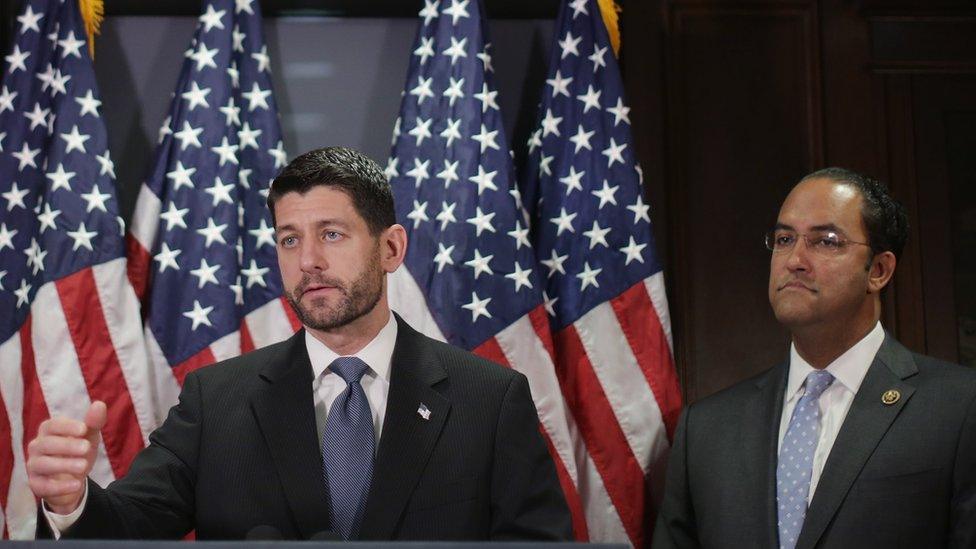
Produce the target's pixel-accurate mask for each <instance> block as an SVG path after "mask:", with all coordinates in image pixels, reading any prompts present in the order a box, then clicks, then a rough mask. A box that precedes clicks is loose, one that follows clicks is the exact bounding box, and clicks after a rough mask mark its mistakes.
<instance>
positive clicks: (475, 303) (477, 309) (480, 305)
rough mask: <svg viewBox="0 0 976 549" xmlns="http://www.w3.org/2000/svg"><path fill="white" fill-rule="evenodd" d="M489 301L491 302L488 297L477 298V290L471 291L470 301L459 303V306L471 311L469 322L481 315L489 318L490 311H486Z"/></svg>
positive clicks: (474, 320)
mask: <svg viewBox="0 0 976 549" xmlns="http://www.w3.org/2000/svg"><path fill="white" fill-rule="evenodd" d="M489 303H491V298H490V297H486V298H484V299H479V298H478V294H477V292H471V302H470V303H466V304H464V305H461V307H462V308H464V309H467V310H469V311H471V322H477V321H478V318H479V317H482V316H483V317H485V318H491V313H489V312H488V304H489Z"/></svg>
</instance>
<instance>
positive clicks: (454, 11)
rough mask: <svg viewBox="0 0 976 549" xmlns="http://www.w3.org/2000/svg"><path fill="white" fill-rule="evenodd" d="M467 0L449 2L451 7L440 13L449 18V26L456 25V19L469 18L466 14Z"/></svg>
mask: <svg viewBox="0 0 976 549" xmlns="http://www.w3.org/2000/svg"><path fill="white" fill-rule="evenodd" d="M468 1H469V0H451V7H449V8H447V9H445V10H443V11H441V13H443V14H446V15H450V16H451V24H452V25H457V22H458V19H460V18H462V17H471V16H470V15H469V14H468Z"/></svg>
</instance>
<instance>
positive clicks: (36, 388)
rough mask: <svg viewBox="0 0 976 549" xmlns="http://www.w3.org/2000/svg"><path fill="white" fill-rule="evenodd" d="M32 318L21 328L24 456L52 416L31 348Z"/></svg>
mask: <svg viewBox="0 0 976 549" xmlns="http://www.w3.org/2000/svg"><path fill="white" fill-rule="evenodd" d="M30 318H31V317H30V316H28V317H27V322H25V323H24V325H23V326H22V327H21V328H20V332H19V334H18V335H19V336H20V353H21V354H20V376H21V380H22V387H23V395H24V397H23V398H24V405H23V410H21V413H22V416H21V417H22V418H23V420H22V421H21V425H23V436H24V454H26V453H27V444H28V443H30V441H31V439H33V438H34V437H35V436H37V430H38V429H39V428H40V426H41V423H42V422H43V421H44V420H45V419H47V418H48V417H49V416H50V414H49V412H48V409H47V403H46V402H45V401H44V392H43V391H42V390H41V384H40V382H39V381H38V379H37V370H36V366H35V364H34V350H33V349H32V348H31V323H30Z"/></svg>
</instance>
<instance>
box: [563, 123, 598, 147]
mask: <svg viewBox="0 0 976 549" xmlns="http://www.w3.org/2000/svg"><path fill="white" fill-rule="evenodd" d="M594 133H595V130H590V131H588V132H587V131H583V125H582V124H580V125H579V126H577V127H576V135H574V136H572V137H570V138H569V140H570V141H572V142H573V143H575V144H576V150H574V151H573V153H578V152H579V151H580V149H586V150H588V151H591V150H593V147H591V146H590V138H591V137H593V134H594Z"/></svg>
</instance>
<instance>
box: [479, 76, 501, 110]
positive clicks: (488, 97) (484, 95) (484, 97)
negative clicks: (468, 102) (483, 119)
mask: <svg viewBox="0 0 976 549" xmlns="http://www.w3.org/2000/svg"><path fill="white" fill-rule="evenodd" d="M497 95H498V92H497V91H489V90H488V83H487V82H485V83H483V84H482V85H481V93H476V94H474V97H475V98H476V99H477V100H478V101H481V112H482V113H485V112H488V108H489V107H491V108H492V109H495V110H496V111H497V110H498V103H497V102H495V96H497Z"/></svg>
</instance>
